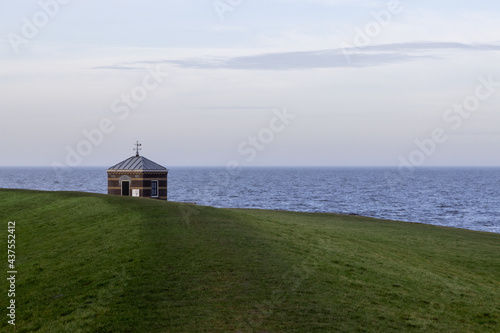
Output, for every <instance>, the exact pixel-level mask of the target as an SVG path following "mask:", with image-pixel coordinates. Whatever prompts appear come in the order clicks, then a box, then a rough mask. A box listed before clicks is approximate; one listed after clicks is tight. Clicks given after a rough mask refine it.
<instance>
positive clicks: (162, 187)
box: [107, 154, 168, 200]
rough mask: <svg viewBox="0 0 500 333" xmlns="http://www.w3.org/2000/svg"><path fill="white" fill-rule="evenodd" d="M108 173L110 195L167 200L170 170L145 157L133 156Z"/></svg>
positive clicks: (110, 169) (113, 167)
mask: <svg viewBox="0 0 500 333" xmlns="http://www.w3.org/2000/svg"><path fill="white" fill-rule="evenodd" d="M107 173H108V194H112V195H123V196H132V197H142V198H156V199H162V200H167V194H168V182H167V176H168V169H167V168H165V167H163V166H161V165H159V164H157V163H155V162H153V161H151V160H148V159H147V158H145V157H144V156H139V154H137V155H136V156H132V157H130V158H128V159H126V160H125V161H122V162H120V163H118V164H116V165H114V166H112V167H111V168H109V169H108V170H107Z"/></svg>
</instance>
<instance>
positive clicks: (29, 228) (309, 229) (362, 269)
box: [0, 190, 500, 332]
mask: <svg viewBox="0 0 500 333" xmlns="http://www.w3.org/2000/svg"><path fill="white" fill-rule="evenodd" d="M9 220H15V221H16V222H17V229H16V234H17V249H16V250H17V269H18V271H19V274H18V281H17V297H16V300H17V306H18V308H17V316H18V318H17V325H16V329H17V332H321V331H323V332H336V331H338V332H364V331H374V332H377V331H380V332H402V331H408V332H428V331H441V332H498V330H499V328H500V303H499V302H498V300H499V299H500V256H499V254H500V235H498V234H488V233H480V232H472V231H466V230H458V229H447V228H440V227H434V226H428V225H421V224H410V223H400V222H391V221H380V220H375V219H369V218H362V217H351V216H350V217H348V216H338V215H333V214H305V213H291V212H274V211H258V210H239V209H215V208H210V207H197V206H190V205H183V204H177V203H170V202H169V203H165V202H160V201H154V200H148V199H138V198H122V197H113V196H105V195H94V194H82V193H63V192H57V193H49V192H35V191H16V190H0V221H2V226H3V227H2V229H0V235H3V236H1V237H0V247H1V248H2V249H4V250H2V251H0V259H1V260H2V262H3V263H5V266H6V263H7V260H6V250H5V249H6V238H7V237H6V235H7V233H6V230H7V221H9ZM4 271H6V269H5V270H4ZM3 274H5V275H6V273H5V272H4V273H3ZM1 281H4V282H2V284H1V285H0V286H1V288H2V290H6V287H7V284H6V280H5V279H4V278H2V279H1ZM2 299H4V298H3V297H2ZM2 304H3V305H2V308H5V307H6V306H7V305H6V302H5V301H2ZM4 311H6V310H4ZM4 316H5V315H2V317H4ZM5 318H6V317H4V319H3V320H2V321H1V322H0V329H1V330H5V331H7V332H8V331H13V329H12V327H9V326H10V325H7V320H6V319H5Z"/></svg>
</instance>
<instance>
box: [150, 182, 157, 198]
mask: <svg viewBox="0 0 500 333" xmlns="http://www.w3.org/2000/svg"><path fill="white" fill-rule="evenodd" d="M151 196H152V197H158V181H157V180H152V181H151Z"/></svg>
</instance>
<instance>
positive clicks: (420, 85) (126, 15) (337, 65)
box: [0, 0, 500, 168]
mask: <svg viewBox="0 0 500 333" xmlns="http://www.w3.org/2000/svg"><path fill="white" fill-rule="evenodd" d="M498 22H500V2H497V1H486V0H478V1H456V0H455V1H451V0H449V1H448V0H443V1H428V0H420V1H414V0H413V1H412V0H389V1H378V0H370V1H363V0H308V1H306V0H185V1H179V0H175V1H174V0H163V1H158V0H155V1H151V0H143V1H130V0H119V1H118V0H99V1H97V0H86V1H82V0H39V1H18V0H2V1H1V2H0V112H1V115H2V121H1V122H0V139H1V142H2V150H3V154H2V158H1V159H0V166H53V167H61V168H63V167H78V166H108V167H109V166H111V165H114V164H116V163H118V162H120V161H122V160H124V159H126V158H128V157H130V156H132V155H133V154H134V151H133V148H134V143H135V142H136V141H139V142H140V143H141V144H142V146H141V148H142V150H141V154H142V155H144V156H145V157H147V158H149V159H152V160H153V161H155V162H157V163H160V164H162V165H164V166H166V167H175V166H227V167H232V166H399V167H400V168H401V167H407V168H412V167H418V166H500V154H499V148H500V127H499V126H500V61H499V59H500V24H499V23H498Z"/></svg>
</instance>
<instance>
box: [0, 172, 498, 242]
mask: <svg viewBox="0 0 500 333" xmlns="http://www.w3.org/2000/svg"><path fill="white" fill-rule="evenodd" d="M168 178H169V200H171V201H183V202H196V203H198V204H200V205H210V206H215V207H240V208H262V209H278V210H294V211H305V212H332V213H342V214H358V215H364V216H372V217H378V218H386V219H393V220H401V221H410V222H421V223H428V224H436V225H444V226H450V227H457V228H466V229H473V230H481V231H489V232H496V233H500V168H422V169H416V170H415V171H414V172H413V173H401V172H400V171H398V169H396V168H244V169H241V170H239V171H236V172H234V173H233V174H232V175H230V174H228V172H227V171H226V170H225V169H224V168H171V169H170V172H169V177H168ZM106 184H107V180H106V168H76V169H73V171H71V172H65V173H62V174H57V175H56V174H55V172H54V171H53V170H52V169H51V168H0V188H23V189H38V190H49V191H60V190H69V191H85V192H94V193H106V191H107V189H106Z"/></svg>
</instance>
